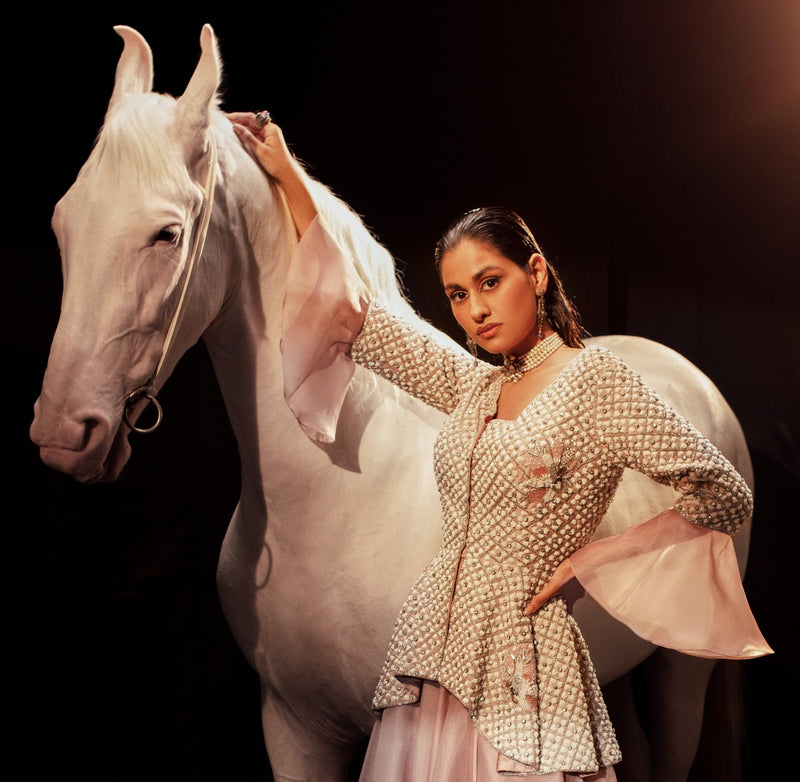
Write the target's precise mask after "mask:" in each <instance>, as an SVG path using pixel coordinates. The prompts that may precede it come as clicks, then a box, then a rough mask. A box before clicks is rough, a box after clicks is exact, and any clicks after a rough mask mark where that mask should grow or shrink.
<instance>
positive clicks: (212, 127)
mask: <svg viewBox="0 0 800 782" xmlns="http://www.w3.org/2000/svg"><path fill="white" fill-rule="evenodd" d="M117 31H118V32H119V33H120V35H121V36H122V37H123V39H124V42H125V46H124V51H123V53H122V55H121V57H120V61H119V64H118V67H117V75H116V82H115V87H114V91H113V95H112V98H111V101H110V103H109V107H108V112H107V115H106V120H105V125H104V128H103V130H102V132H101V134H100V136H99V138H98V142H97V144H96V147H95V149H94V150H93V151H92V154H91V155H90V157H89V159H88V160H87V162H86V164H85V165H84V166H83V168H82V170H81V172H80V174H79V176H78V177H77V180H76V182H75V183H74V185H73V186H72V187H71V188H70V190H69V191H68V192H67V193H66V194H65V196H64V197H63V198H62V199H61V201H60V202H59V204H58V205H57V207H56V210H55V213H54V219H53V225H54V229H55V231H56V234H57V237H58V240H59V245H60V249H61V254H62V259H63V272H64V297H63V302H62V313H61V318H60V321H59V325H58V328H57V331H56V334H55V337H54V340H53V344H52V350H51V354H50V359H49V362H48V367H47V371H46V374H45V378H44V382H43V387H42V392H41V396H40V398H39V400H38V401H37V403H36V410H35V419H34V422H33V424H32V427H31V434H32V438H33V440H34V441H35V442H36V443H37V444H38V445H39V446H40V449H41V455H42V458H43V459H44V461H45V462H46V463H48V464H49V465H51V466H53V467H54V468H56V469H59V470H63V471H65V472H67V473H69V474H71V475H73V476H75V477H76V478H77V479H79V480H82V481H98V480H114V479H115V478H116V477H117V476H118V475H119V473H120V471H121V470H122V469H123V467H124V464H125V462H126V461H127V458H128V456H129V453H130V446H129V444H128V432H127V429H126V428H125V426H124V424H122V423H121V417H122V412H123V406H124V400H125V398H126V396H127V395H128V393H130V391H132V390H133V389H134V388H137V387H138V386H140V385H141V384H142V383H144V382H146V381H147V380H148V378H149V376H150V374H151V373H152V371H153V369H154V367H155V365H156V364H157V362H158V359H159V356H160V351H161V347H162V344H163V339H164V331H165V329H166V326H167V324H168V323H169V320H170V318H171V316H172V312H173V310H174V307H175V301H176V298H177V297H176V290H178V289H179V288H180V284H181V283H182V274H183V273H184V271H185V267H186V262H187V258H186V256H187V248H188V246H189V244H190V242H189V237H190V235H191V232H192V226H193V223H194V221H195V220H196V218H197V214H198V210H199V204H200V195H201V194H200V186H201V183H203V182H204V181H205V174H206V171H205V166H206V161H207V156H206V155H205V154H204V153H205V150H206V148H207V144H208V139H209V137H210V135H211V134H213V135H214V137H215V138H216V141H217V145H218V154H219V171H218V184H217V189H216V199H215V204H214V210H213V213H212V218H211V226H210V230H209V235H208V241H207V244H206V247H205V252H204V254H203V256H202V258H201V261H200V262H199V263H198V265H197V267H196V270H195V272H194V274H193V277H192V279H191V280H190V283H189V289H188V295H187V299H186V302H185V304H184V309H183V311H182V315H181V321H180V327H179V329H178V331H177V333H176V336H175V342H174V343H173V345H172V348H171V350H170V355H169V356H168V357H167V361H166V364H165V370H164V374H163V377H162V379H161V381H160V382H163V378H166V377H168V376H169V373H170V372H171V371H172V369H173V368H174V366H175V364H176V362H177V361H178V359H179V358H180V356H181V355H182V354H183V353H184V352H185V351H186V350H187V349H188V348H189V347H190V346H191V345H192V344H194V343H195V342H196V341H197V340H198V339H199V338H200V337H201V336H202V337H203V338H204V339H205V341H206V343H207V347H208V350H209V354H210V356H211V359H212V361H213V364H214V369H215V373H216V375H217V378H218V380H219V383H220V387H221V390H222V393H223V396H224V399H225V403H226V407H227V411H228V414H229V417H230V421H231V425H232V427H233V429H234V432H235V435H236V439H237V442H238V445H239V449H240V453H241V463H242V475H241V498H240V501H239V504H238V506H237V508H236V511H235V513H234V515H233V518H232V519H231V522H230V526H229V528H228V531H227V534H226V537H225V541H224V544H223V547H222V551H221V556H220V560H219V569H218V585H219V592H220V596H221V600H222V604H223V607H224V610H225V614H226V616H227V619H228V621H229V623H230V626H231V628H232V630H233V632H234V634H235V636H236V639H237V641H238V643H239V645H240V646H241V649H242V651H243V652H244V654H245V655H246V657H247V659H248V660H249V661H250V663H251V664H252V665H253V666H254V668H255V669H256V670H257V671H258V674H259V677H260V679H261V682H262V689H263V718H264V720H263V721H264V733H265V739H266V743H267V748H268V751H269V755H270V760H271V763H272V765H273V773H274V775H275V778H276V779H278V780H290V779H291V780H299V779H303V780H306V779H307V780H314V781H315V782H324V781H325V780H341V779H343V778H344V773H345V767H346V764H347V761H348V758H349V756H350V753H351V752H352V751H353V748H354V746H355V744H356V742H357V741H358V740H359V739H360V738H361V737H363V735H364V734H365V733H366V732H368V730H369V728H370V725H371V720H372V714H371V712H370V709H369V703H370V700H371V695H372V689H373V686H374V684H375V681H376V679H377V674H378V670H379V666H380V663H381V660H382V657H383V652H384V649H385V647H386V645H387V642H388V637H389V634H390V632H391V627H392V624H393V621H394V617H395V615H396V613H397V611H398V609H399V606H400V603H401V602H402V600H403V598H404V597H405V595H406V592H407V590H408V588H409V587H410V585H411V583H412V581H413V579H414V578H415V577H416V576H417V574H418V573H419V572H420V571H421V570H422V568H423V567H424V565H425V564H426V562H427V561H428V559H429V558H430V557H431V555H432V554H433V552H434V551H435V548H436V546H437V543H438V535H439V524H440V518H439V506H438V500H437V496H436V489H435V486H434V481H433V475H432V469H431V459H430V455H431V452H432V444H433V439H434V436H435V433H436V431H437V429H438V426H439V425H440V422H441V415H440V414H439V413H437V412H435V411H432V410H430V409H429V408H426V407H425V406H424V405H422V404H420V403H418V402H416V401H415V400H413V399H411V398H409V397H408V396H406V395H405V394H403V393H402V392H399V391H397V390H396V389H395V388H393V387H390V386H389V385H388V384H387V383H385V382H384V381H383V380H381V379H376V378H375V377H374V376H372V375H370V374H369V373H367V372H366V371H365V370H363V369H361V368H357V369H356V374H355V377H354V379H353V382H352V384H351V388H350V391H349V393H348V397H347V400H346V402H345V406H344V410H343V412H342V416H341V421H340V425H339V430H338V432H337V438H336V442H335V443H334V444H332V445H330V446H320V445H318V444H315V443H312V442H311V441H309V440H308V439H307V438H306V437H305V436H304V435H303V434H302V432H301V430H300V428H299V427H298V425H297V423H296V422H295V420H294V418H293V417H292V415H291V414H290V412H289V410H288V408H287V407H286V405H285V403H284V400H283V386H282V374H281V357H280V352H279V339H280V313H281V302H282V298H283V291H284V284H285V277H286V272H287V267H288V263H289V260H290V257H291V254H292V250H293V248H294V246H295V244H296V239H295V236H294V231H293V228H292V224H291V220H290V218H289V215H288V212H287V210H286V207H285V204H284V203H283V201H282V197H281V194H280V192H279V191H278V190H277V188H275V187H274V185H272V184H271V183H269V182H268V180H267V178H266V177H264V175H263V174H262V172H261V170H260V169H259V168H258V166H257V165H256V164H255V163H254V162H253V161H252V160H251V159H250V157H249V156H248V154H247V153H246V152H245V151H244V150H243V148H242V146H241V144H240V143H239V142H238V141H237V139H236V138H235V136H234V134H233V133H232V131H231V128H230V125H229V123H228V121H227V120H226V119H225V118H224V117H223V116H222V114H221V113H220V112H219V111H218V109H217V105H216V104H217V97H216V90H217V88H218V84H219V80H220V62H219V57H218V53H217V47H216V40H215V37H214V34H213V32H212V30H211V28H210V27H208V26H206V27H205V28H204V29H203V32H202V35H201V44H202V54H201V58H200V61H199V63H198V66H197V69H196V71H195V73H194V75H193V76H192V79H191V81H190V83H189V85H188V87H187V89H186V91H185V93H184V94H183V95H182V96H181V97H180V98H178V99H177V100H175V99H173V98H171V97H169V96H164V95H157V94H155V93H152V92H151V89H152V78H153V66H152V55H151V53H150V49H149V46H148V45H147V43H146V42H145V41H144V39H142V38H141V36H140V35H139V34H138V33H137V32H135V31H134V30H131V29H129V28H117ZM313 186H314V187H315V188H316V191H317V195H318V201H319V204H320V206H321V209H322V210H323V211H324V212H325V214H326V216H327V221H328V223H329V224H330V225H331V226H333V227H334V230H335V231H336V232H337V233H338V236H339V239H340V241H341V243H342V244H343V246H345V247H346V248H348V249H349V250H350V251H351V252H352V258H353V263H354V264H356V265H357V267H358V269H359V271H360V273H361V275H362V277H363V278H364V280H365V282H366V283H367V285H368V286H369V288H370V290H371V291H372V293H373V294H374V295H375V296H380V297H381V298H382V299H384V300H385V301H388V302H391V303H392V304H393V306H395V308H396V309H397V310H398V311H400V312H402V313H404V314H405V315H407V316H408V317H409V318H411V319H413V320H414V321H415V322H416V323H417V324H418V326H419V327H420V328H425V329H430V328H431V327H430V326H428V325H427V324H426V323H424V322H423V321H421V320H420V319H419V318H418V317H417V316H416V315H415V314H414V313H413V311H412V310H411V308H410V307H409V305H408V303H407V302H406V300H405V299H404V298H403V296H402V294H401V292H400V289H399V288H398V285H397V280H396V277H395V274H394V267H393V263H392V259H391V258H390V256H389V255H388V253H387V252H386V251H385V249H384V248H383V247H381V246H380V245H379V244H378V243H377V242H375V241H374V240H373V239H372V237H371V236H370V235H369V233H368V232H367V231H366V229H365V228H364V226H363V224H362V223H361V221H360V220H359V219H358V218H357V216H356V215H354V214H353V213H352V212H351V211H350V210H349V209H348V208H347V207H346V205H344V204H343V203H341V202H340V201H338V200H337V199H336V198H334V197H333V196H332V195H331V194H330V192H329V191H327V189H325V188H324V187H322V186H321V185H319V184H317V183H314V184H313ZM164 229H170V230H172V229H175V230H176V231H177V230H180V231H182V234H183V240H182V241H181V242H177V243H170V242H169V241H168V239H169V237H170V233H169V231H167V232H163V231H164ZM160 232H162V233H160ZM441 338H442V339H447V337H444V336H442V337H441ZM597 341H598V342H601V343H603V344H606V345H608V346H609V347H611V348H612V349H614V350H615V351H617V352H618V353H620V354H621V355H622V356H623V357H624V358H625V359H627V360H628V361H629V363H630V364H631V365H632V366H634V367H635V368H637V369H638V370H639V371H641V372H642V374H643V375H644V376H645V377H646V379H648V381H649V382H650V383H651V384H652V385H653V386H654V387H655V388H657V389H658V390H659V391H660V392H661V393H662V394H663V395H664V396H665V397H666V398H667V399H669V400H671V401H672V402H673V404H675V406H676V407H677V408H678V409H679V410H680V411H681V412H682V413H684V415H686V416H687V417H688V418H689V419H691V420H693V421H694V422H695V423H696V424H697V425H698V426H699V428H700V429H702V430H703V431H704V432H705V433H706V434H707V435H708V436H709V437H710V438H711V439H712V440H713V441H714V442H716V443H717V444H718V445H719V446H720V447H721V449H722V450H723V452H724V453H726V455H728V457H729V458H730V459H731V460H732V461H733V463H734V464H736V465H737V466H738V467H739V469H740V470H741V471H742V472H743V474H744V475H745V477H746V478H747V479H748V480H750V481H752V474H751V471H750V464H749V458H748V454H747V449H746V446H745V444H744V439H743V437H742V433H741V430H740V428H739V426H738V423H737V422H736V419H735V418H734V416H733V414H732V412H731V411H730V409H729V408H728V406H727V404H726V403H725V401H724V400H723V399H722V397H721V396H720V394H719V392H718V391H717V390H716V389H715V388H714V387H713V385H712V384H711V383H710V381H708V379H707V378H705V376H703V375H702V374H701V373H700V372H699V371H698V370H697V369H696V368H695V367H693V366H692V365H691V364H689V363H688V362H687V361H686V360H685V359H683V358H682V357H680V356H678V355H677V354H676V353H674V352H673V351H670V350H669V349H667V348H664V347H663V346H660V345H657V344H655V343H652V342H649V341H647V340H641V339H637V338H630V337H610V338H602V339H598V340H597ZM168 415H169V411H167V416H168ZM167 420H168V419H167ZM156 436H157V435H156ZM670 499H671V493H670V491H669V490H667V489H664V488H663V487H657V486H655V484H653V483H652V482H651V481H649V479H644V478H641V477H640V476H635V475H626V477H625V479H624V481H623V487H622V488H621V489H620V491H619V493H618V496H617V498H616V499H615V501H614V504H613V505H612V508H611V510H610V511H609V514H608V516H607V518H606V519H605V521H604V524H603V527H602V531H601V534H609V533H612V532H614V531H618V530H619V529H621V528H623V527H625V526H626V525H628V524H630V523H633V522H636V521H640V520H645V519H647V518H649V517H650V516H652V515H655V513H656V512H658V511H659V510H661V509H662V508H663V507H665V506H667V505H669V504H670ZM746 545H747V531H744V532H743V534H741V535H740V536H739V553H740V560H741V562H744V561H745V558H746ZM576 613H577V616H578V620H579V622H580V623H581V625H582V626H583V627H584V628H585V632H586V635H587V638H588V640H589V643H590V646H591V649H592V653H593V656H594V659H595V662H596V665H597V668H598V673H599V675H600V678H601V681H605V682H608V681H611V680H613V679H615V678H616V677H617V676H619V675H621V674H623V673H625V672H626V671H629V670H630V669H631V668H632V667H633V666H634V665H635V664H637V663H638V662H640V661H641V660H643V659H644V658H645V657H647V656H648V655H649V654H650V653H651V652H652V647H650V646H649V645H648V644H646V643H645V642H643V641H641V640H639V639H637V638H635V637H634V636H633V635H632V634H631V633H630V632H628V631H627V630H625V628H623V627H621V626H620V625H618V624H616V623H615V622H613V621H612V620H610V619H609V618H608V617H606V616H605V615H604V614H602V613H601V612H599V611H598V610H597V609H596V608H595V607H594V606H593V605H592V604H591V603H590V602H589V601H588V600H585V601H580V602H579V603H578V607H577V610H576ZM683 661H686V662H683ZM681 664H682V665H685V666H688V667H687V668H686V670H689V669H690V668H691V666H692V665H693V664H694V661H693V660H692V659H691V658H686V657H683V658H682V662H681ZM703 670H705V668H703ZM699 678H700V679H701V680H702V681H703V684H701V685H700V687H701V694H702V687H703V686H704V678H705V675H701V676H700V677H699ZM694 695H695V696H696V693H694ZM675 697H678V698H680V697H682V696H681V692H680V688H677V687H676V688H675ZM701 700H702V698H701ZM696 711H697V709H696V708H695V709H694V712H693V714H692V715H691V716H690V717H688V719H689V720H691V719H694V718H696V717H697V714H696ZM684 716H685V715H684ZM690 743H691V742H690ZM691 752H692V753H693V750H691ZM688 761H689V762H691V757H689V758H688Z"/></svg>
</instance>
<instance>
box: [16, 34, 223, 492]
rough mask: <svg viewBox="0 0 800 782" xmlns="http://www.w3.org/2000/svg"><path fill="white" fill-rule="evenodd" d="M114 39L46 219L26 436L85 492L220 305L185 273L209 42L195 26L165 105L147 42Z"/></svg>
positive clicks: (202, 279)
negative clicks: (45, 316) (34, 391)
mask: <svg viewBox="0 0 800 782" xmlns="http://www.w3.org/2000/svg"><path fill="white" fill-rule="evenodd" d="M115 29H116V31H117V32H118V33H119V35H120V36H121V37H122V39H123V40H124V49H123V52H122V55H121V57H120V59H119V63H118V65H117V71H116V80H115V83H114V89H113V92H112V96H111V100H110V102H109V106H108V110H107V112H106V116H105V121H104V125H103V128H102V130H101V132H100V134H99V136H98V139H97V142H96V144H95V146H94V149H93V150H92V153H91V155H90V156H89V158H88V160H87V161H86V163H85V164H84V166H83V167H82V169H81V171H80V173H79V175H78V177H77V179H76V181H75V182H74V184H73V185H72V187H70V189H69V190H68V191H67V193H66V194H65V195H64V196H63V198H61V200H60V201H59V203H58V204H57V206H56V208H55V212H54V215H53V229H54V231H55V234H56V237H57V239H58V244H59V249H60V252H61V258H62V272H63V282H64V288H63V296H62V304H61V316H60V319H59V323H58V327H57V329H56V333H55V336H54V339H53V344H52V347H51V352H50V357H49V360H48V365H47V371H46V373H45V377H44V382H43V386H42V391H41V395H40V397H39V399H38V400H37V402H36V405H35V416H34V421H33V424H32V426H31V438H32V439H33V441H34V442H35V443H36V444H37V445H38V446H39V448H40V453H41V457H42V459H43V460H44V462H45V463H46V464H48V465H50V466H51V467H54V468H56V469H58V470H62V471H64V472H66V473H69V474H70V475H72V476H74V477H75V478H77V479H78V480H80V481H85V482H91V481H101V480H103V481H108V480H114V479H115V478H116V477H117V476H118V475H119V473H120V471H121V470H122V467H123V466H124V464H125V463H126V461H127V459H128V457H129V455H130V446H129V444H128V434H129V432H130V425H131V424H132V422H135V420H136V416H137V415H138V414H140V413H141V410H142V407H143V406H144V404H143V402H142V401H141V396H140V402H139V403H138V404H132V403H131V402H129V401H128V398H129V395H131V393H132V392H135V391H136V390H137V389H145V391H144V392H143V393H148V394H151V395H152V394H155V391H156V390H157V389H158V387H160V385H161V384H162V383H163V380H164V378H165V377H166V376H167V375H168V374H169V372H170V371H171V370H172V368H173V367H174V365H175V363H176V361H177V359H178V357H179V356H180V355H182V354H183V352H185V350H186V349H188V347H190V346H191V345H192V344H193V343H194V342H196V341H197V339H198V338H199V336H200V335H201V334H202V332H203V330H204V329H205V328H206V326H207V325H208V323H209V321H210V319H211V318H212V317H213V314H214V306H216V305H221V302H213V303H212V304H209V302H208V301H207V294H208V292H209V291H212V293H211V294H210V295H211V296H212V297H214V296H216V297H219V298H221V296H222V295H223V294H222V292H221V291H220V288H222V287H223V286H222V284H221V283H222V281H221V280H220V279H218V278H216V279H211V278H210V275H211V274H213V272H210V271H209V270H208V269H205V268H201V267H202V265H201V264H197V265H196V266H195V267H194V270H192V266H193V264H194V258H195V256H196V255H197V254H198V253H197V251H194V252H193V247H195V246H196V245H197V244H198V242H199V241H200V238H201V234H202V232H203V231H202V223H203V222H204V221H205V220H206V219H207V212H206V209H205V204H206V202H207V200H208V199H207V198H206V195H207V191H208V190H211V191H212V192H213V174H214V172H215V170H216V163H215V162H214V151H215V142H214V136H213V133H212V128H211V125H212V122H218V123H219V122H222V123H223V124H224V122H225V121H224V118H223V119H221V115H220V112H219V111H218V107H217V90H218V85H219V81H220V76H221V73H220V62H219V57H218V53H217V45H216V39H215V37H214V33H213V31H212V29H211V28H210V27H209V26H208V25H206V26H205V27H204V28H203V31H202V35H201V48H202V53H201V56H200V60H199V62H198V65H197V67H196V69H195V72H194V74H193V75H192V77H191V79H190V81H189V84H188V86H187V88H186V90H185V92H184V93H183V95H182V96H181V97H180V98H178V99H175V98H172V97H170V96H166V95H160V94H157V93H154V92H152V91H151V89H152V80H153V58H152V53H151V51H150V47H149V46H148V44H147V42H146V41H145V40H144V39H143V38H142V37H141V36H140V35H139V33H137V32H136V31H135V30H132V29H130V28H127V27H117V28H115ZM209 208H210V205H209ZM190 277H191V281H190V283H189V284H188V285H186V283H187V280H189V278H190ZM200 285H203V286H204V287H205V294H204V295H205V296H206V298H204V302H203V305H202V307H199V306H196V302H197V300H198V299H199V295H198V293H197V286H200ZM185 286H186V289H185ZM217 309H218V307H217ZM177 312H180V318H177V317H176V316H175V314H176V313H177ZM168 334H169V336H167V335H168ZM167 347H168V350H167V349H166V348H167ZM162 354H163V355H162ZM126 421H127V422H126ZM134 425H135V424H134Z"/></svg>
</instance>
